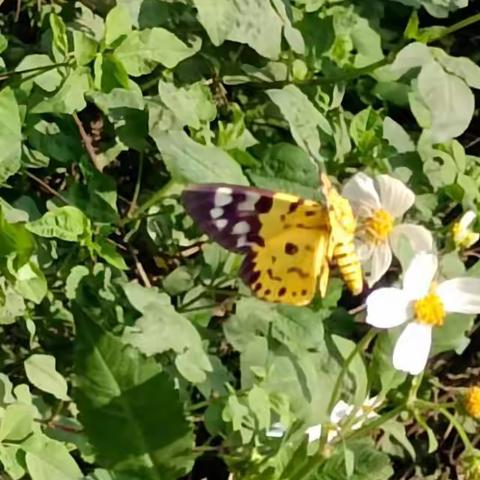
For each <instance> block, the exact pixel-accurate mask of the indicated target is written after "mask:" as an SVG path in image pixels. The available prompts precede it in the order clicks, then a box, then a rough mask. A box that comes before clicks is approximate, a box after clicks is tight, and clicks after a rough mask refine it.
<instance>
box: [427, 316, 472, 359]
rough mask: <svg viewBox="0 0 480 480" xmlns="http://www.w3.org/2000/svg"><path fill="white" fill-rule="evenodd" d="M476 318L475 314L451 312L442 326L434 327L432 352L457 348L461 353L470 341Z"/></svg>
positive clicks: (433, 353)
mask: <svg viewBox="0 0 480 480" xmlns="http://www.w3.org/2000/svg"><path fill="white" fill-rule="evenodd" d="M474 320H475V317H474V316H473V315H463V314H461V313H451V314H449V315H448V316H447V317H446V319H445V323H444V324H443V325H442V326H441V327H439V328H434V329H433V340H432V353H431V354H432V355H435V354H437V353H441V352H448V351H449V350H455V352H457V353H458V354H459V355H460V354H461V353H462V352H463V351H464V350H465V348H467V346H468V344H469V343H470V339H469V338H468V333H469V332H470V329H471V328H472V326H473V322H474Z"/></svg>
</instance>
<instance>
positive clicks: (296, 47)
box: [272, 0, 305, 55]
mask: <svg viewBox="0 0 480 480" xmlns="http://www.w3.org/2000/svg"><path fill="white" fill-rule="evenodd" d="M272 5H273V6H274V7H275V10H276V11H277V13H278V15H279V16H280V18H281V19H282V22H283V34H284V36H285V39H286V40H287V42H288V44H289V45H290V47H291V49H292V50H293V51H294V52H295V53H298V54H300V55H303V54H304V53H305V41H304V39H303V37H302V34H301V32H300V31H299V30H298V29H297V28H295V27H293V25H292V19H291V16H292V15H291V11H290V9H289V10H288V11H287V4H285V3H284V2H283V0H272Z"/></svg>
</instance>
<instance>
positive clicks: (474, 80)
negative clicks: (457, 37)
mask: <svg viewBox="0 0 480 480" xmlns="http://www.w3.org/2000/svg"><path fill="white" fill-rule="evenodd" d="M430 50H431V52H432V54H433V56H434V57H435V59H436V60H437V61H438V63H439V64H440V65H441V66H442V67H443V68H444V69H445V70H446V71H447V72H448V73H451V74H452V75H456V76H457V77H460V78H462V79H463V80H464V81H465V83H466V84H467V85H468V86H470V87H472V88H477V89H478V88H480V67H479V66H478V65H477V64H476V63H474V62H473V61H472V60H470V59H469V58H467V57H452V56H451V55H448V54H447V53H446V52H445V51H444V50H442V49H441V48H431V49H430Z"/></svg>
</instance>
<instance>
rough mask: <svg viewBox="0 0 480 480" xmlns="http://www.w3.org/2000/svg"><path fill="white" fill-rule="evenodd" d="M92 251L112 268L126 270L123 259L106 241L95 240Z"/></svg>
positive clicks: (102, 239) (101, 239)
mask: <svg viewBox="0 0 480 480" xmlns="http://www.w3.org/2000/svg"><path fill="white" fill-rule="evenodd" d="M93 250H94V251H95V252H96V253H97V254H98V256H99V257H101V258H103V259H104V260H105V261H106V262H107V263H109V264H110V265H111V266H112V267H115V268H118V269H119V270H127V269H128V266H127V264H126V263H125V260H124V259H123V257H122V256H121V255H120V253H118V252H117V250H116V248H115V246H114V245H113V244H111V243H110V242H109V241H108V240H106V239H104V238H97V239H96V241H95V242H93Z"/></svg>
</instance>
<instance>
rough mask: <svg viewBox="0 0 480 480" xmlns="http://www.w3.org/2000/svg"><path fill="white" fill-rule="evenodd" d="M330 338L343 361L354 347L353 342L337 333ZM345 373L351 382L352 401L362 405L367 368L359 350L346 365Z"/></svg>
mask: <svg viewBox="0 0 480 480" xmlns="http://www.w3.org/2000/svg"><path fill="white" fill-rule="evenodd" d="M332 340H333V342H334V343H335V346H336V347H337V349H338V351H339V353H340V355H341V357H342V361H343V362H344V361H345V360H346V359H347V358H349V357H350V355H351V354H352V352H353V350H354V349H355V344H354V343H353V342H352V341H350V340H347V339H346V338H343V337H339V336H337V335H332ZM347 375H348V377H349V379H350V382H351V383H353V389H351V390H352V398H353V403H354V404H355V405H362V403H363V402H364V401H365V399H366V398H367V392H368V376H367V369H366V367H365V361H364V360H363V358H362V355H361V354H360V352H359V353H358V354H356V355H355V356H354V357H353V359H352V361H351V362H350V364H349V365H348V369H347Z"/></svg>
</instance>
